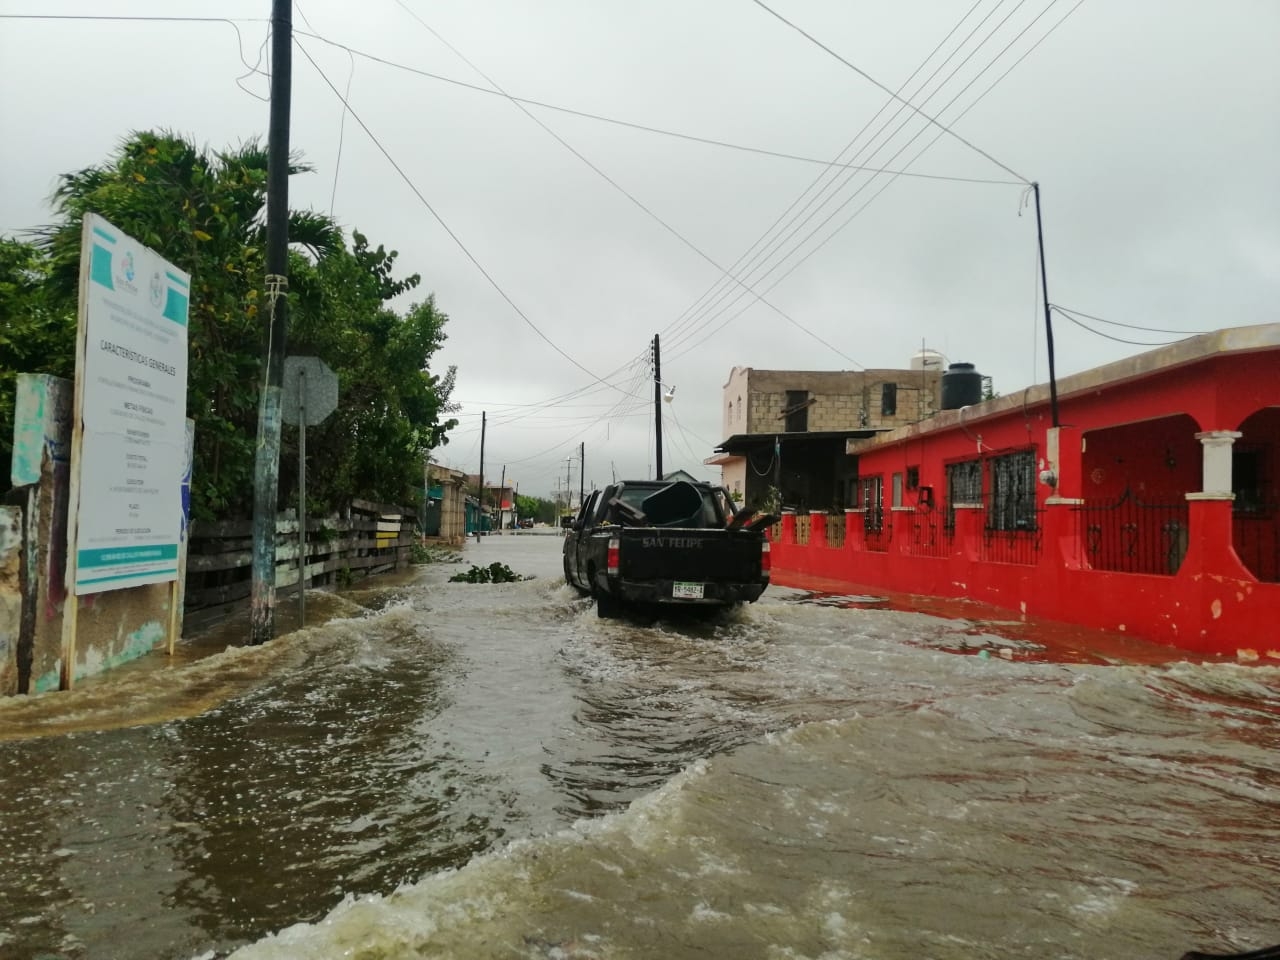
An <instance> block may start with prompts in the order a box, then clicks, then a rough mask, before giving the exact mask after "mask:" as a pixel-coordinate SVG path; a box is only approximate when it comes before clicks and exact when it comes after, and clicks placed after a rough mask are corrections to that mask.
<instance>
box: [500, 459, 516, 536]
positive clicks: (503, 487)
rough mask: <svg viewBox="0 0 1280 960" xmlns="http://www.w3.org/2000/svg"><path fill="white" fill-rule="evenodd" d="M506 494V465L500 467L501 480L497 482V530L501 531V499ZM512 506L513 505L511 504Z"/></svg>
mask: <svg viewBox="0 0 1280 960" xmlns="http://www.w3.org/2000/svg"><path fill="white" fill-rule="evenodd" d="M506 492H507V465H506V464H505V463H504V464H503V465H502V479H501V480H499V481H498V529H499V530H501V529H502V497H503V494H505V493H506ZM513 506H514V504H513Z"/></svg>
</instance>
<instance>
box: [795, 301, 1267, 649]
mask: <svg viewBox="0 0 1280 960" xmlns="http://www.w3.org/2000/svg"><path fill="white" fill-rule="evenodd" d="M945 392H946V387H945V386H944V394H945ZM1058 405H1059V418H1058V420H1059V424H1060V425H1059V426H1058V427H1054V426H1053V425H1052V416H1051V409H1050V396H1049V389H1048V387H1047V386H1045V385H1040V386H1035V387H1030V388H1028V389H1026V390H1023V391H1019V392H1017V393H1014V394H1011V395H1009V396H1004V397H998V398H996V399H994V400H989V401H986V402H982V403H976V404H974V405H972V406H967V407H963V408H961V409H958V410H944V411H942V412H941V413H938V414H936V415H934V416H932V417H929V418H927V419H924V420H922V421H920V422H919V423H915V424H911V425H909V426H904V427H900V428H898V429H896V430H893V431H891V432H889V433H885V434H881V435H879V436H876V437H872V438H869V439H862V440H850V441H849V442H848V447H847V454H848V455H849V457H850V459H853V458H856V465H855V469H856V477H857V481H856V482H857V490H856V494H855V497H854V498H853V506H852V507H851V508H847V509H845V510H844V512H843V515H839V514H834V513H829V512H819V511H811V512H810V513H809V514H808V515H807V516H800V515H796V514H794V513H787V514H784V516H783V520H782V522H781V523H780V524H779V525H778V526H777V527H775V541H776V543H775V546H774V550H773V568H774V573H775V578H776V579H777V580H778V581H779V582H786V574H787V573H788V572H795V573H804V574H811V575H815V576H822V577H829V578H833V579H838V580H841V581H844V582H846V583H850V584H859V585H864V586H869V587H880V588H883V589H887V590H893V591H900V592H904V593H912V594H917V595H928V596H940V597H967V598H971V599H973V600H978V601H982V602H985V603H990V604H994V605H996V606H1000V607H1004V608H1007V609H1010V610H1015V611H1019V612H1021V613H1025V614H1028V615H1032V616H1037V617H1044V618H1047V619H1051V620H1061V621H1065V622H1069V623H1078V624H1083V625H1086V626H1092V627H1099V628H1105V629H1108V630H1119V631H1125V632H1128V633H1130V634H1133V635H1136V636H1139V637H1144V638H1147V639H1150V640H1155V641H1158V642H1161V643H1166V644H1170V645H1173V646H1177V647H1180V648H1183V649H1186V650H1189V651H1193V652H1195V653H1200V654H1223V655H1230V656H1238V657H1240V658H1242V659H1257V658H1268V657H1269V658H1280V536H1277V529H1278V526H1280V324H1269V325H1263V326H1255V327H1242V328H1237V329H1231V330H1221V331H1218V332H1216V333H1211V334H1205V335H1203V336H1198V337H1194V338H1191V339H1188V340H1183V341H1180V342H1179V343H1176V344H1173V345H1171V346H1168V347H1163V348H1160V349H1158V350H1153V351H1151V352H1149V353H1144V354H1141V355H1138V356H1136V357H1131V358H1129V359H1126V360H1122V361H1119V362H1116V363H1112V364H1109V365H1107V366H1104V367H1099V368H1097V369H1094V370H1089V371H1086V372H1084V373H1080V374H1077V375H1075V376H1072V377H1068V378H1065V379H1063V380H1061V381H1060V382H1059V384H1058Z"/></svg>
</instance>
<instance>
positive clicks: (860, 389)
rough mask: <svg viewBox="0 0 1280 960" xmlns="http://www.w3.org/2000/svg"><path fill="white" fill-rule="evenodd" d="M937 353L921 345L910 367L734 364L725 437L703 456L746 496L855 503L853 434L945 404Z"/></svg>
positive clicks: (804, 503) (888, 426)
mask: <svg viewBox="0 0 1280 960" xmlns="http://www.w3.org/2000/svg"><path fill="white" fill-rule="evenodd" d="M941 368H942V356H941V355H940V354H938V353H936V352H934V351H926V350H922V351H920V352H919V353H918V354H916V356H915V358H913V360H912V368H911V369H908V370H887V369H886V370H860V371H852V370H756V369H754V368H752V367H734V368H733V369H732V370H731V371H730V372H729V380H728V382H727V383H725V385H724V403H723V406H722V407H721V413H722V416H723V419H722V422H723V425H724V427H723V436H724V437H725V438H726V439H725V440H724V441H723V442H722V443H721V444H720V445H719V446H718V447H716V454H715V456H712V457H709V458H707V459H706V460H704V461H703V462H704V463H706V464H708V465H709V466H718V467H720V469H721V477H722V482H723V483H724V485H725V486H726V487H728V488H729V491H730V492H731V493H733V494H736V495H739V496H741V497H742V499H743V500H745V501H746V502H747V503H748V504H759V503H761V502H763V501H764V500H765V499H767V497H768V495H769V491H770V489H771V488H773V487H777V488H778V491H779V493H780V495H781V502H782V503H783V504H785V505H787V506H795V507H800V508H809V507H812V508H829V507H844V506H847V505H849V504H852V503H853V499H854V493H855V489H856V483H857V461H856V459H855V458H852V457H848V456H846V455H845V445H846V443H847V441H849V440H855V439H863V438H866V437H872V436H875V435H876V434H877V433H881V432H884V431H887V430H892V429H894V428H896V427H901V426H904V425H906V424H910V423H915V422H917V421H919V420H923V419H925V418H926V417H929V416H932V415H933V414H934V413H936V412H937V411H938V410H940V409H941V382H942V369H941Z"/></svg>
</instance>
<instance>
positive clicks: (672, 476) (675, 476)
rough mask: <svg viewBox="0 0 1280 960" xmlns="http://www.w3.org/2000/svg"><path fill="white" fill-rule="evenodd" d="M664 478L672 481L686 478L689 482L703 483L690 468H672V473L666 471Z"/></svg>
mask: <svg viewBox="0 0 1280 960" xmlns="http://www.w3.org/2000/svg"><path fill="white" fill-rule="evenodd" d="M662 479H663V480H666V481H668V482H670V483H675V482H676V481H677V480H684V481H685V482H687V483H702V481H701V480H699V479H698V478H697V477H695V476H694V475H693V474H692V473H690V472H689V471H688V470H672V471H671V472H670V473H664V474H663V475H662Z"/></svg>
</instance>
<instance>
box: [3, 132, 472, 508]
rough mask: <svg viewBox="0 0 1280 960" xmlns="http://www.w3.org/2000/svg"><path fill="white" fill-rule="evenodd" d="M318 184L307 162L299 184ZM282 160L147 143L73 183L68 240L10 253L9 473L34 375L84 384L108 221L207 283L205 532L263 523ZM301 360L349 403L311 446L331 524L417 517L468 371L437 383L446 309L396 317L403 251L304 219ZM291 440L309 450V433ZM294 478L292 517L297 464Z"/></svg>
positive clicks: (296, 239)
mask: <svg viewBox="0 0 1280 960" xmlns="http://www.w3.org/2000/svg"><path fill="white" fill-rule="evenodd" d="M310 169H311V168H310V167H309V166H307V165H305V164H303V163H301V162H299V161H298V160H297V159H296V158H293V159H292V162H291V165H290V172H291V173H302V172H307V171H309V170H310ZM266 188H267V154H266V150H265V149H264V148H263V147H262V146H260V145H259V144H258V142H257V141H252V140H251V141H249V142H247V143H245V144H242V145H240V146H238V147H236V148H233V149H228V150H223V151H220V152H216V153H211V152H209V151H207V150H202V149H201V148H199V147H197V146H195V145H194V144H192V143H190V142H189V141H187V140H185V139H183V138H181V137H179V136H176V135H174V134H172V133H168V132H164V131H154V132H141V133H133V134H130V135H129V136H128V137H127V138H126V139H125V140H124V141H123V142H122V143H121V145H120V147H119V149H118V150H117V152H116V153H115V154H114V155H113V156H112V157H110V158H108V159H107V160H106V161H104V162H103V163H101V164H98V165H95V166H91V167H86V168H84V169H82V170H78V171H74V172H72V173H67V174H64V175H62V176H61V177H59V178H58V186H57V188H56V190H55V193H54V197H53V209H54V213H55V218H56V219H55V222H54V223H53V224H51V225H49V226H46V227H43V228H41V229H39V230H37V231H35V233H36V235H37V237H38V238H39V242H38V243H36V244H28V243H20V242H18V241H15V240H8V239H4V238H0V456H2V457H3V462H4V463H7V460H8V457H9V455H10V450H9V446H10V443H11V440H12V433H13V430H12V426H13V410H12V407H13V381H14V379H15V377H16V374H17V373H18V372H48V373H53V374H57V375H59V376H68V377H69V376H71V375H72V374H73V373H74V368H75V322H76V321H75V317H76V295H77V286H78V277H79V262H80V230H81V223H82V221H83V218H84V215H85V213H87V212H89V211H92V212H95V213H98V214H101V215H102V216H104V217H106V218H107V219H108V220H110V221H111V222H112V223H114V224H115V225H116V226H117V227H119V228H120V229H121V230H124V231H125V232H126V233H128V234H130V235H132V236H134V237H137V238H138V239H139V240H141V241H142V242H143V243H145V244H146V245H147V246H149V247H151V248H153V249H155V250H156V251H157V252H159V253H160V254H161V255H162V256H164V257H165V258H166V259H168V260H170V261H171V262H173V263H174V264H176V265H177V266H178V267H180V268H181V269H183V270H185V271H187V272H188V273H190V274H191V276H192V296H191V305H190V315H189V324H188V333H189V336H190V364H189V381H188V399H187V415H188V416H190V417H192V418H193V419H194V420H195V421H196V451H195V476H194V478H193V490H192V511H193V515H194V517H195V518H196V519H212V518H215V517H216V518H219V519H234V518H237V517H247V516H249V515H250V513H251V510H252V491H253V470H254V452H255V439H256V435H257V416H258V399H259V397H258V392H259V386H260V383H261V379H262V355H263V346H264V338H265V330H266V325H267V318H268V316H269V314H270V309H269V304H268V302H267V300H266V297H265V294H264V292H263V290H262V285H263V277H264V274H265V263H264V257H263V252H262V251H263V248H264V244H265V239H266V238H265V227H264V216H263V214H264V208H265V204H266ZM289 236H290V243H291V252H290V257H289V274H290V293H289V311H290V326H291V332H290V352H292V353H310V354H315V355H317V356H320V357H321V358H322V359H324V360H326V361H327V362H328V363H329V365H330V366H331V367H333V368H334V370H335V371H337V373H338V376H339V383H340V391H341V393H340V396H341V401H340V405H339V409H338V411H337V412H336V413H335V414H334V415H333V416H332V417H330V419H329V421H328V422H326V423H325V424H324V425H323V426H322V427H319V428H312V430H311V431H309V433H308V448H309V452H310V453H312V464H313V469H314V471H315V473H314V474H310V473H309V476H308V492H309V493H312V494H313V498H314V499H315V500H316V505H317V506H318V507H319V508H331V507H336V506H338V505H340V504H342V503H344V502H345V501H347V500H349V499H350V498H351V497H352V496H361V497H366V498H369V499H375V500H383V501H399V502H416V500H417V498H418V493H416V491H418V490H420V487H421V484H422V462H423V458H424V457H425V456H426V453H427V451H429V450H430V449H432V448H433V447H435V446H437V445H439V444H441V443H443V442H444V440H445V433H446V431H447V430H448V429H449V428H451V427H452V426H454V425H456V421H453V420H449V419H443V418H444V417H445V416H447V414H448V413H450V412H452V411H451V408H450V407H449V394H450V392H451V390H452V387H453V372H452V368H450V371H449V372H448V373H446V375H445V376H444V377H443V378H440V377H436V376H434V375H433V374H431V372H430V370H429V364H430V361H431V358H432V356H433V355H434V353H435V352H436V350H438V349H439V347H440V345H441V344H442V343H443V342H444V339H445V336H444V324H445V322H446V321H447V319H448V318H447V317H446V316H445V315H444V314H443V313H442V312H440V311H439V310H437V309H436V307H435V303H434V300H433V299H431V298H430V297H428V299H427V300H426V301H424V302H423V303H420V304H415V305H413V306H411V307H410V308H409V309H408V310H407V311H406V312H405V313H403V314H401V313H399V312H397V311H395V310H393V309H391V308H390V306H389V301H391V300H393V299H395V298H396V297H399V296H401V295H403V294H405V293H407V292H408V291H410V290H412V289H414V288H415V287H417V286H418V284H419V282H420V277H419V276H418V275H417V274H414V275H411V276H408V277H404V278H397V277H396V276H395V263H396V259H397V254H396V252H395V251H387V250H386V249H385V248H383V247H382V246H378V247H376V248H372V247H371V246H370V244H369V242H368V240H367V239H366V238H365V237H364V235H363V234H360V233H359V232H353V234H352V240H353V244H352V246H351V247H348V246H347V245H346V243H345V242H344V238H343V235H342V231H341V230H340V229H339V227H338V225H337V224H336V223H335V222H334V221H333V220H332V219H331V218H329V217H328V216H326V215H324V214H322V213H317V212H314V211H293V212H291V213H290V217H289ZM286 440H287V441H288V442H290V443H292V442H293V435H292V431H288V432H286ZM288 454H289V451H288V450H286V451H285V456H284V457H282V461H281V485H282V491H281V492H282V500H281V502H282V504H283V503H288V502H289V501H288V500H287V499H285V497H288V496H291V494H292V489H293V484H294V483H295V482H296V472H297V471H296V458H291V457H289V456H288Z"/></svg>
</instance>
